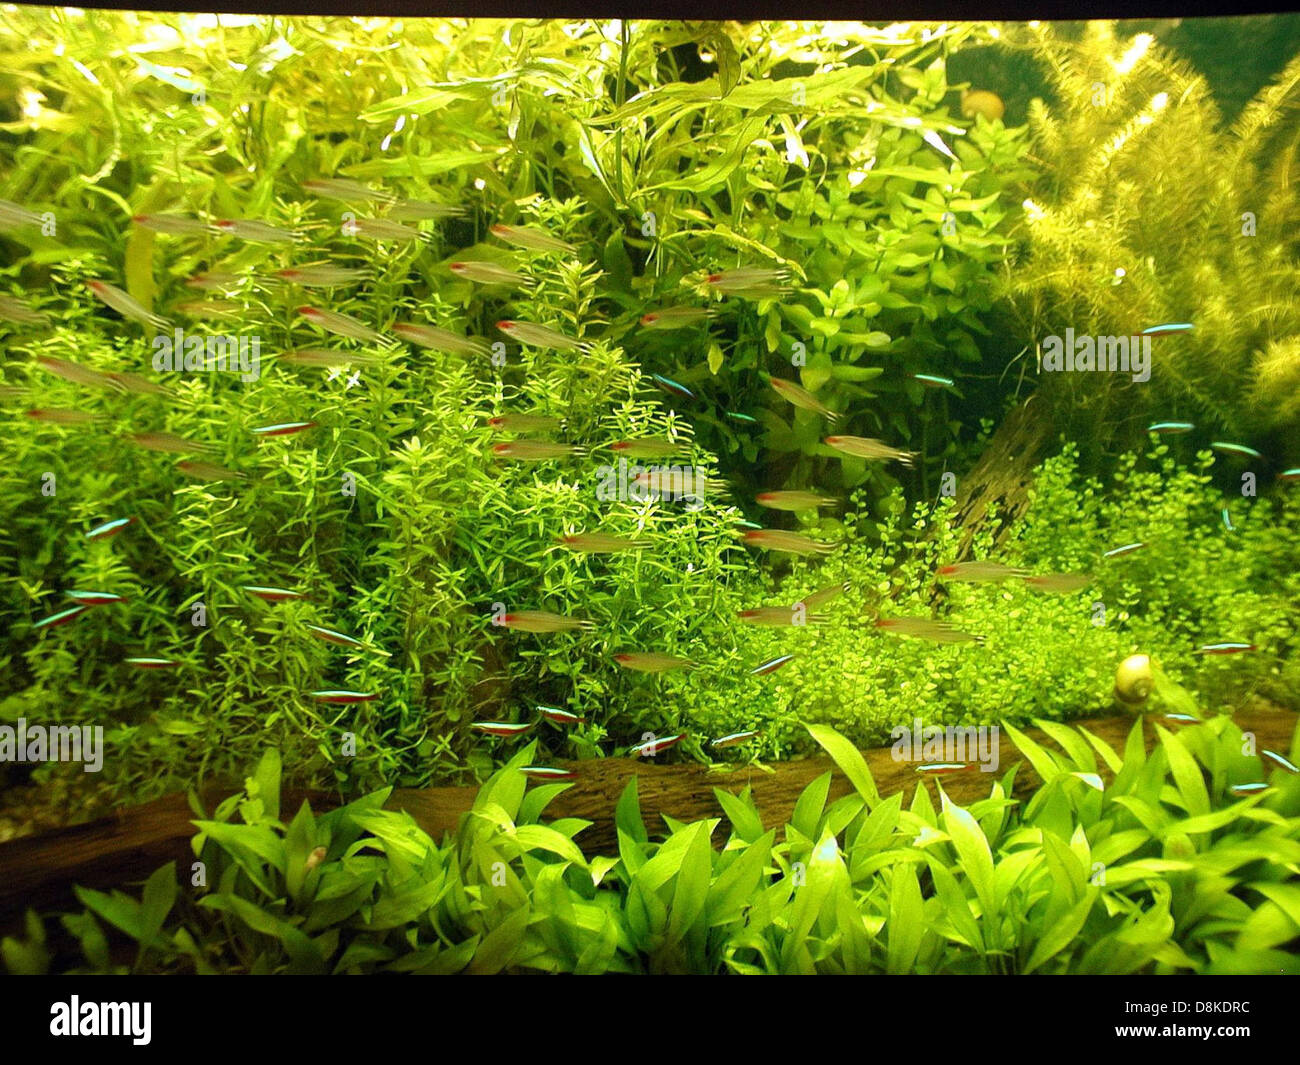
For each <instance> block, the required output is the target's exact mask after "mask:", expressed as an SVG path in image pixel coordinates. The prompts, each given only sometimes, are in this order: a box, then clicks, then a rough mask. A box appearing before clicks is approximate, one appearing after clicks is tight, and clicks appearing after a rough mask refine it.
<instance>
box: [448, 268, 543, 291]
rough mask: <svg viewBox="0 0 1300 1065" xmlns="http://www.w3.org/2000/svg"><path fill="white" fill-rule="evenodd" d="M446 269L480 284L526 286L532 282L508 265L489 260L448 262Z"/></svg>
mask: <svg viewBox="0 0 1300 1065" xmlns="http://www.w3.org/2000/svg"><path fill="white" fill-rule="evenodd" d="M447 269H448V270H450V271H451V272H452V273H453V274H455V275H456V276H457V277H459V278H463V279H464V280H466V281H474V282H477V283H478V284H480V285H516V286H520V287H527V286H528V285H531V284H532V282H531V281H530V280H529V279H528V278H527V277H525V276H524V275H523V274H521V273H519V272H518V271H517V270H511V269H509V268H508V267H505V266H500V265H498V264H497V263H490V262H455V263H448V264H447Z"/></svg>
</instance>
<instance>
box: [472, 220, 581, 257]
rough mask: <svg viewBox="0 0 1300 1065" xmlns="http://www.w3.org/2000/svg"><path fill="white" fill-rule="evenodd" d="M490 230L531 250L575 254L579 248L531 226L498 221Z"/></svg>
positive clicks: (501, 237) (519, 246) (509, 241)
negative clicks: (512, 224) (508, 224)
mask: <svg viewBox="0 0 1300 1065" xmlns="http://www.w3.org/2000/svg"><path fill="white" fill-rule="evenodd" d="M489 232H490V233H491V234H492V235H493V236H494V237H497V238H498V239H500V240H504V241H505V242H506V243H507V244H513V245H514V246H515V247H516V248H527V249H528V250H529V251H553V252H563V253H564V254H566V255H573V254H574V253H575V252H576V251H577V250H578V249H577V248H575V247H574V246H573V245H572V244H566V243H565V242H564V241H562V240H560V239H559V238H558V237H553V236H551V235H550V234H549V233H547V232H545V231H544V230H541V229H534V228H532V227H530V226H506V225H502V224H501V223H499V222H498V223H497V224H496V225H494V226H492V227H491V228H490V229H489Z"/></svg>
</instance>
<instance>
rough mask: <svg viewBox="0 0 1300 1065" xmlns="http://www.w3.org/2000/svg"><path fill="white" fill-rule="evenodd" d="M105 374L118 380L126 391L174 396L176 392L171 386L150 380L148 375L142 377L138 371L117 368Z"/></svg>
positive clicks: (138, 393)
mask: <svg viewBox="0 0 1300 1065" xmlns="http://www.w3.org/2000/svg"><path fill="white" fill-rule="evenodd" d="M104 376H105V377H107V378H109V379H110V380H112V381H116V382H117V384H118V385H120V386H121V387H122V389H123V390H124V391H126V392H134V393H135V394H136V395H150V396H174V395H175V394H176V393H174V392H173V391H172V390H171V389H170V388H166V387H164V386H163V385H160V384H158V383H157V382H156V381H150V380H149V378H147V377H141V376H140V375H139V374H138V373H129V372H128V371H126V370H117V371H115V372H113V373H107V374H105V375H104Z"/></svg>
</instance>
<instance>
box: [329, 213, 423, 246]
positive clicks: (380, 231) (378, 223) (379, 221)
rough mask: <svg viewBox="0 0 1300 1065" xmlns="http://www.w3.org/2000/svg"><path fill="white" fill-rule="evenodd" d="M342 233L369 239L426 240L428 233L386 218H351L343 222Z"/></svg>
mask: <svg viewBox="0 0 1300 1065" xmlns="http://www.w3.org/2000/svg"><path fill="white" fill-rule="evenodd" d="M343 233H344V235H345V236H349V237H367V238H369V239H370V240H422V241H427V240H428V239H429V234H427V233H424V232H421V231H420V230H418V229H416V228H415V227H414V226H404V225H402V223H401V222H390V221H389V220H388V219H387V218H353V219H350V220H349V221H347V222H344V223H343Z"/></svg>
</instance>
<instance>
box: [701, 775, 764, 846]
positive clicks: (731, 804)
mask: <svg viewBox="0 0 1300 1065" xmlns="http://www.w3.org/2000/svg"><path fill="white" fill-rule="evenodd" d="M713 796H714V798H716V799H717V800H718V805H719V806H721V807H722V812H723V813H724V814H726V815H727V820H728V821H730V822H731V826H732V828H733V829H734V831H735V833H736V835H737V836H739V837H740V838H741V839H743V840H744V841H745V842H746V843H753V842H754V841H755V840H756V839H758V838H759V837H760V836H762V835H763V820H762V818H761V817H760V816H759V814H758V811H757V810H755V809H754V807H753V804H752V801H748V802H747V801H746V800H745V799H742V798H741V797H740V796H739V795H733V794H732V793H731V792H729V791H726V790H725V789H723V788H714V789H713Z"/></svg>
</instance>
